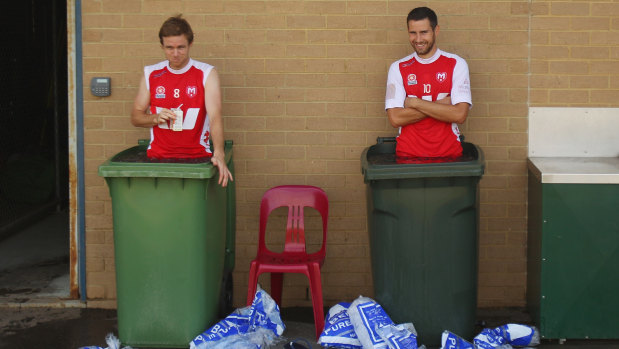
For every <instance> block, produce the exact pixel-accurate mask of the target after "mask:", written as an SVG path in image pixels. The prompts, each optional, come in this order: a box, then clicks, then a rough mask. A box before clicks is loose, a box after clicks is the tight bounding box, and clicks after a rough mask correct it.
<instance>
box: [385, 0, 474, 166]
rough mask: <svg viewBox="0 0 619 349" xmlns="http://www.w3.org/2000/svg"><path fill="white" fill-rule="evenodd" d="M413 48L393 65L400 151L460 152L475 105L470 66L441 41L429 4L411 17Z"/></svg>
mask: <svg viewBox="0 0 619 349" xmlns="http://www.w3.org/2000/svg"><path fill="white" fill-rule="evenodd" d="M406 21H407V22H406V23H407V27H408V36H409V42H410V44H411V46H412V47H413V49H414V51H415V52H414V53H413V54H411V55H409V56H406V57H404V58H402V59H400V60H398V61H396V62H394V63H393V64H391V67H390V68H389V75H388V78H387V91H386V97H385V109H386V111H387V116H388V118H389V121H390V123H391V125H392V126H393V127H399V128H400V134H399V136H398V137H397V144H396V155H397V156H398V157H458V156H460V155H462V144H461V143H460V131H459V129H458V124H462V123H463V122H464V121H465V120H466V117H467V116H468V112H469V109H470V107H471V106H472V99H471V87H470V80H469V69H468V65H467V64H466V61H465V60H464V59H462V58H461V57H459V56H457V55H455V54H451V53H447V52H444V51H441V50H440V49H439V48H438V47H437V45H436V38H437V37H438V33H439V29H440V27H439V25H438V19H437V16H436V13H435V12H434V11H433V10H431V9H430V8H427V7H418V8H415V9H413V10H412V11H411V12H410V13H409V14H408V17H407V19H406Z"/></svg>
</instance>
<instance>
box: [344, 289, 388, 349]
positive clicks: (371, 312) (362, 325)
mask: <svg viewBox="0 0 619 349" xmlns="http://www.w3.org/2000/svg"><path fill="white" fill-rule="evenodd" d="M348 316H350V322H351V323H352V324H353V326H354V328H355V333H357V337H359V341H360V342H361V344H362V345H363V349H386V348H388V344H387V342H385V341H384V340H383V338H381V336H380V335H379V334H378V332H377V329H378V328H381V327H384V326H389V325H394V323H393V321H392V320H391V318H390V317H389V315H387V313H386V312H385V310H384V309H383V307H381V306H380V304H378V303H376V302H375V301H374V300H373V299H371V298H367V297H363V296H359V298H357V299H356V300H355V301H354V302H352V304H351V305H350V307H349V308H348Z"/></svg>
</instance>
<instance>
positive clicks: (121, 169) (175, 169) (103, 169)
mask: <svg viewBox="0 0 619 349" xmlns="http://www.w3.org/2000/svg"><path fill="white" fill-rule="evenodd" d="M147 145H148V143H146V144H145V142H143V141H142V140H140V141H139V142H138V145H136V146H133V147H130V148H127V149H125V150H123V151H121V152H119V153H117V154H114V155H113V156H112V157H110V158H109V159H107V160H106V161H105V162H104V163H103V164H101V165H100V166H99V170H98V174H99V176H101V177H142V178H194V179H206V178H211V177H213V176H215V173H216V172H217V167H216V166H214V165H213V164H212V163H211V162H204V163H198V164H187V163H173V162H160V163H144V162H118V161H113V159H114V158H116V157H117V156H118V155H120V154H123V153H128V152H135V151H137V150H145V149H146V147H147ZM232 147H233V142H232V141H231V140H226V141H225V145H224V151H225V161H226V164H229V163H230V161H231V159H232V152H233V150H232Z"/></svg>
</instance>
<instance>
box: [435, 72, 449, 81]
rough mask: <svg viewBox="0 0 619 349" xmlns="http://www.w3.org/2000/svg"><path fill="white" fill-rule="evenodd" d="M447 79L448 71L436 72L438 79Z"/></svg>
mask: <svg viewBox="0 0 619 349" xmlns="http://www.w3.org/2000/svg"><path fill="white" fill-rule="evenodd" d="M445 79H447V73H446V72H442V73H436V81H438V82H443V81H445Z"/></svg>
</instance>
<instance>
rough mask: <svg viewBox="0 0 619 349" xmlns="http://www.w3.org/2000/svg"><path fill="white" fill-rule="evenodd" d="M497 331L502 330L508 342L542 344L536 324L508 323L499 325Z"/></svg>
mask: <svg viewBox="0 0 619 349" xmlns="http://www.w3.org/2000/svg"><path fill="white" fill-rule="evenodd" d="M495 331H498V332H500V334H501V336H502V337H503V338H505V340H506V341H507V343H509V344H511V345H513V346H518V347H526V346H536V345H539V344H540V335H539V331H538V329H537V328H536V327H535V326H528V325H520V324H507V325H503V326H500V327H497V328H496V329H495Z"/></svg>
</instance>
